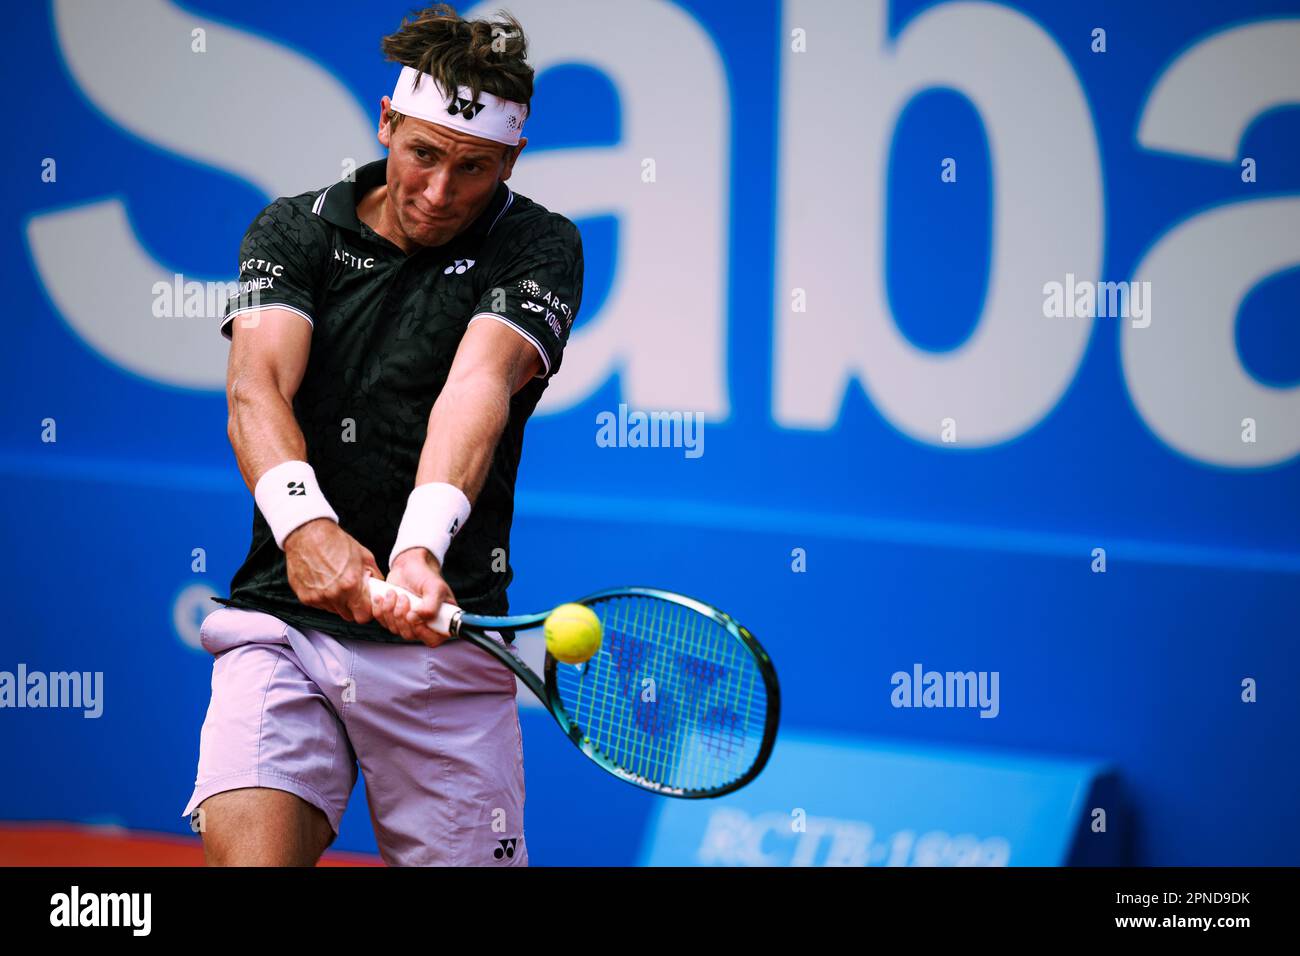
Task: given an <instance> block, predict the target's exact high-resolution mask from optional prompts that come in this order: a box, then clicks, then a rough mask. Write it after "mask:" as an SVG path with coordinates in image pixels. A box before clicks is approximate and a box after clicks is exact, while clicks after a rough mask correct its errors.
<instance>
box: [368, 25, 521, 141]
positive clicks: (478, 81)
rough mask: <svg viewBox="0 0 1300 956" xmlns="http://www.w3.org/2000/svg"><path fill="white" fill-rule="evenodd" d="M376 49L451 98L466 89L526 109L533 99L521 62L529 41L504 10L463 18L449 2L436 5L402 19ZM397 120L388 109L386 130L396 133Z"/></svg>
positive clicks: (476, 95)
mask: <svg viewBox="0 0 1300 956" xmlns="http://www.w3.org/2000/svg"><path fill="white" fill-rule="evenodd" d="M380 49H381V50H382V51H383V53H384V58H385V59H387V60H392V61H393V62H395V63H400V64H401V65H402V66H409V67H411V68H413V69H416V70H419V71H420V72H421V73H427V74H429V75H430V76H432V77H433V78H434V79H436V80H437V81H438V85H439V86H441V87H442V88H443V89H444V90H447V91H449V92H451V93H453V94H454V93H455V91H456V90H458V89H460V87H462V86H467V87H469V89H470V91H471V93H472V94H473V98H474V99H478V95H479V93H481V92H485V91H486V92H488V93H491V94H492V95H494V96H500V97H502V98H503V99H507V100H513V101H514V102H516V103H523V104H524V107H525V110H528V106H529V103H530V101H531V100H532V98H533V68H532V67H531V66H529V65H528V64H527V63H526V62H524V60H525V57H527V56H528V38H527V37H525V36H524V28H523V25H522V24H521V23H520V22H519V21H518V20H517V19H515V18H514V17H513V16H512V15H510V14H509V13H508V12H506V11H504V10H501V11H498V12H497V16H496V19H488V20H465V19H463V18H462V17H461V16H460V14H458V13H457V12H456V11H455V10H453V9H452V8H451V7H450V6H448V5H447V4H445V3H435V4H434V5H433V6H431V7H427V8H426V9H424V10H417V11H416V12H414V13H412V14H411V15H410V16H408V17H406V18H405V19H404V20H402V25H401V27H399V28H398V30H397V32H396V33H392V34H389V35H388V36H386V37H384V39H383V41H382V42H381V43H380ZM448 102H450V101H448ZM525 118H527V112H526V113H525ZM401 119H402V114H400V113H398V112H397V111H396V110H393V111H390V113H389V120H388V123H389V129H390V130H395V129H397V124H398V123H399V122H401Z"/></svg>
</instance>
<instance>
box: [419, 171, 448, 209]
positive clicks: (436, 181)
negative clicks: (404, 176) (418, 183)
mask: <svg viewBox="0 0 1300 956" xmlns="http://www.w3.org/2000/svg"><path fill="white" fill-rule="evenodd" d="M421 198H423V199H424V202H425V205H427V206H428V207H429V208H430V209H433V210H434V211H435V212H438V213H445V212H446V211H447V210H448V209H449V208H450V207H451V204H452V200H453V199H455V194H454V193H453V192H452V188H451V176H450V174H448V173H447V172H446V171H445V170H435V171H433V172H432V173H430V174H429V178H428V180H426V181H425V184H424V191H423V192H422V193H421Z"/></svg>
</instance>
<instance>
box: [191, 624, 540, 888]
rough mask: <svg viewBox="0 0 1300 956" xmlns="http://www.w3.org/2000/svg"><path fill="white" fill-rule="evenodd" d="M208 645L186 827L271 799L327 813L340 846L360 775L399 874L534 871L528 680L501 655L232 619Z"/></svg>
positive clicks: (204, 634) (207, 631)
mask: <svg viewBox="0 0 1300 956" xmlns="http://www.w3.org/2000/svg"><path fill="white" fill-rule="evenodd" d="M495 636H496V637H498V638H499V637H500V635H495ZM200 642H201V643H202V645H203V648H204V649H205V650H206V651H208V652H209V653H210V654H212V655H213V656H214V658H215V660H214V662H213V665H212V700H211V702H210V703H209V704H208V714H207V718H206V719H205V720H204V721H203V732H202V735H201V738H200V743H199V768H198V777H197V779H196V780H195V785H194V794H193V796H191V797H190V802H189V804H188V805H187V806H186V807H185V810H184V815H185V816H189V815H190V814H192V813H193V812H194V810H195V808H196V807H198V805H199V804H200V803H202V802H203V801H204V800H206V799H207V798H208V797H210V796H212V795H213V794H215V793H221V792H222V791H225V790H236V789H240V788H244V787H270V788H273V789H276V790H287V791H288V792H289V793H293V794H296V795H297V796H299V797H301V798H302V799H303V800H306V801H307V802H308V803H310V804H312V805H313V806H316V807H319V808H320V809H321V810H322V811H323V812H324V813H325V816H326V817H328V818H329V822H330V826H331V827H333V828H334V833H335V835H337V834H338V829H339V821H340V820H341V819H342V817H343V811H344V809H345V808H346V807H347V803H348V796H349V795H350V794H351V793H352V788H353V786H354V785H355V784H356V780H357V764H358V762H359V763H360V765H361V772H362V773H363V774H364V775H365V780H366V795H367V797H368V798H369V802H370V819H371V821H372V823H373V824H374V829H375V838H376V840H377V842H378V844H379V851H380V853H381V855H382V856H383V858H384V861H385V862H386V863H388V864H389V865H390V866H527V865H528V848H527V847H526V845H525V844H524V754H523V739H522V735H521V733H520V729H519V711H518V709H517V706H516V702H515V693H516V684H515V676H514V674H512V673H511V672H510V671H509V670H507V669H506V668H505V667H503V666H502V665H501V663H500V662H498V661H497V660H495V659H494V658H492V657H491V655H489V654H487V653H485V652H484V651H482V650H480V649H479V648H477V647H474V646H473V645H472V644H470V643H468V642H466V641H448V642H446V643H445V644H442V645H440V646H438V647H427V646H426V645H424V644H419V643H414V642H412V643H410V644H380V643H375V642H370V641H357V640H349V639H345V638H336V637H332V636H330V635H328V634H324V633H322V632H321V631H315V630H307V631H299V630H296V629H295V628H293V627H291V626H290V625H288V624H285V623H284V622H283V621H281V620H280V619H279V618H276V617H273V616H272V615H270V614H264V613H262V612H260V611H248V610H243V609H240V608H229V607H227V608H221V609H219V610H217V611H214V612H213V613H212V614H210V615H208V617H207V619H206V620H204V622H203V627H202V629H201V631H200ZM511 651H512V653H516V654H517V652H515V651H514V648H513V647H511Z"/></svg>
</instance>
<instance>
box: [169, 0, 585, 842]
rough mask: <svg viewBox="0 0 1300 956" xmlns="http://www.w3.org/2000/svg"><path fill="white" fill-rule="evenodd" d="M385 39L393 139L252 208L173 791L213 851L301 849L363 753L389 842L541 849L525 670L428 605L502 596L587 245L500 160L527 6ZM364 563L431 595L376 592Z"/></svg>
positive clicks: (523, 105)
mask: <svg viewBox="0 0 1300 956" xmlns="http://www.w3.org/2000/svg"><path fill="white" fill-rule="evenodd" d="M382 49H383V52H384V54H385V56H386V57H387V58H388V59H390V60H392V61H394V62H396V63H398V64H400V66H401V71H400V75H399V76H398V77H397V79H396V85H395V88H394V90H393V95H392V97H391V98H390V97H387V96H385V97H383V98H382V99H381V101H380V114H379V129H378V135H379V142H380V143H381V144H383V146H384V147H386V148H387V150H388V157H387V159H386V160H380V161H378V162H374V163H370V164H369V165H365V166H362V167H360V168H359V169H357V170H356V171H355V176H354V177H351V178H345V179H343V180H342V181H340V182H337V183H335V184H334V185H332V186H329V187H328V188H325V189H320V190H316V191H314V192H309V193H304V194H302V195H300V196H294V197H292V198H280V199H277V200H276V201H275V202H273V203H271V204H270V205H269V206H267V207H266V208H265V209H264V210H263V211H262V212H261V213H259V214H258V216H257V218H256V219H255V220H254V221H253V224H252V225H251V226H250V227H249V229H248V232H247V233H246V235H245V236H244V240H243V244H242V246H241V247H240V290H241V294H240V295H239V296H236V297H235V298H233V299H232V300H231V302H230V303H229V304H228V306H227V309H226V315H225V317H224V320H223V323H222V326H221V331H222V333H223V334H224V335H225V336H227V337H228V338H230V340H231V348H230V360H229V370H228V376H227V397H228V401H229V410H230V414H229V426H228V433H229V436H230V442H231V445H232V447H233V449H234V452H235V457H236V459H237V461H238V463H239V469H240V472H241V473H242V475H243V477H244V481H245V482H246V483H247V485H248V487H249V488H250V489H251V490H252V492H253V496H254V499H255V502H256V507H255V508H254V509H253V529H252V532H253V534H252V544H251V546H250V548H249V551H248V556H247V558H246V559H245V560H244V563H243V565H242V567H240V568H239V570H238V571H237V572H236V574H235V576H234V579H233V580H232V582H231V588H230V590H231V593H230V596H229V597H228V598H225V599H217V600H218V601H219V603H221V604H222V605H224V606H223V607H222V608H220V609H218V610H216V611H214V612H213V613H212V614H211V615H209V616H208V618H207V619H206V620H205V621H204V623H203V627H202V630H201V640H202V644H203V646H204V648H205V649H206V650H208V651H209V652H210V653H212V654H213V655H214V657H215V661H214V665H213V674H212V699H211V702H210V704H209V707H208V712H207V717H206V719H205V721H204V723H203V730H202V735H201V740H200V745H199V762H198V775H197V779H196V782H195V787H194V792H193V795H192V796H191V797H190V801H189V804H188V805H187V806H186V808H185V811H184V813H185V814H186V815H191V814H192V815H193V816H192V820H193V822H194V825H195V827H196V829H199V830H200V832H202V834H203V846H204V852H205V857H206V859H207V862H208V863H209V864H211V865H308V866H310V865H314V864H315V863H316V862H317V860H318V859H319V858H320V855H321V853H322V852H323V851H324V850H325V849H326V848H327V847H328V846H329V845H330V843H331V842H333V840H334V838H335V836H336V835H337V833H338V829H339V821H340V818H341V817H342V816H343V812H344V808H345V807H346V805H347V802H348V796H349V794H350V793H351V792H352V789H353V786H354V784H355V782H356V777H357V765H358V763H359V764H360V767H361V772H362V773H363V774H364V776H365V782H366V795H367V797H368V799H369V804H370V815H371V820H372V822H373V825H374V830H375V836H376V839H377V841H378V844H379V848H380V852H381V853H382V855H383V858H384V860H385V861H386V862H388V863H389V864H391V865H470V866H475V865H487V866H496V865H513V866H520V865H526V864H527V862H528V850H527V847H526V844H525V841H524V820H523V812H524V773H523V748H522V740H521V736H520V730H519V718H518V711H517V709H516V706H515V678H514V675H513V674H512V673H510V671H508V670H507V669H506V668H504V667H502V666H501V665H500V664H499V663H498V662H496V661H494V660H493V659H492V658H491V656H490V655H488V654H485V653H483V651H481V650H479V649H477V648H475V647H473V646H472V645H470V644H469V643H467V642H462V641H448V642H446V643H443V641H444V640H446V635H444V634H441V633H438V632H436V631H434V630H433V628H432V624H433V620H434V617H435V615H436V614H437V610H438V608H439V607H440V606H441V604H442V603H443V602H444V601H452V602H454V603H456V604H458V605H460V606H461V607H463V608H465V609H466V610H469V611H474V612H478V613H483V614H505V613H508V606H507V599H506V589H507V586H508V585H509V583H510V580H511V577H512V571H511V568H510V563H509V550H510V525H511V519H512V516H513V495H514V484H515V475H516V472H517V470H518V468H519V461H520V455H521V452H522V447H523V437H524V424H525V422H526V421H527V420H528V417H529V415H530V414H531V413H532V411H533V409H534V408H535V407H536V405H537V402H538V399H540V398H541V396H542V392H543V391H545V389H546V385H547V381H548V379H549V378H550V376H552V375H554V374H555V373H556V371H557V370H558V369H559V367H560V359H561V355H562V352H563V349H564V345H565V342H566V341H567V339H568V335H569V330H570V327H571V326H572V324H573V320H574V317H575V315H576V314H577V310H578V306H579V302H580V299H581V296H582V276H583V258H582V243H581V239H580V237H579V233H578V230H577V228H576V227H575V226H574V225H573V223H572V222H570V221H569V220H568V219H566V218H564V217H563V216H561V215H558V214H556V213H553V212H550V211H548V210H547V209H545V208H544V207H543V206H541V205H539V204H538V203H535V202H533V201H532V200H530V199H528V198H527V197H525V196H522V195H520V194H518V193H515V192H513V191H512V190H511V189H510V188H509V186H507V185H506V180H508V179H509V178H510V174H511V170H512V169H513V167H514V164H515V160H516V159H518V157H519V154H520V152H521V151H522V150H523V148H524V146H525V145H526V143H527V140H526V139H525V138H524V137H523V136H522V135H521V134H522V131H523V126H524V121H525V120H526V119H527V117H528V114H529V101H530V99H531V97H532V92H533V69H532V68H531V67H530V66H528V64H527V63H526V62H525V58H526V55H527V40H526V38H525V36H524V32H523V29H522V27H521V25H520V24H519V22H518V21H517V20H516V19H514V18H513V17H510V16H509V15H498V19H496V20H494V21H493V20H474V21H466V20H463V19H461V18H460V17H459V16H458V15H457V14H456V13H455V11H454V10H452V9H451V8H450V7H448V6H447V5H445V4H438V5H435V6H433V7H430V8H429V9H427V10H424V11H421V12H420V13H417V14H414V15H413V16H412V17H409V18H407V19H406V20H405V21H403V23H402V25H401V27H400V29H399V30H398V31H397V32H396V33H394V34H392V35H391V36H388V37H386V38H384V40H383V43H382ZM322 122H328V118H322ZM367 574H369V575H373V576H374V577H376V578H380V579H384V578H386V579H387V580H388V581H390V582H392V583H394V584H400V585H402V586H403V587H405V588H407V589H409V590H411V591H413V592H415V593H416V594H417V595H419V596H420V601H419V603H418V604H417V605H416V606H415V607H411V606H409V604H408V602H407V600H406V599H405V598H397V597H394V596H392V595H389V596H387V597H385V598H384V599H383V600H382V601H377V602H375V603H373V604H372V602H371V598H370V596H369V593H368V589H367V586H366V582H365V578H366V575H367ZM512 652H513V649H512Z"/></svg>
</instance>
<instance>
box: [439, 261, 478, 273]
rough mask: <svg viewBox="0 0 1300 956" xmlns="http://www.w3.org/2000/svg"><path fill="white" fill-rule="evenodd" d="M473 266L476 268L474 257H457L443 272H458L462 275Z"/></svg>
mask: <svg viewBox="0 0 1300 956" xmlns="http://www.w3.org/2000/svg"><path fill="white" fill-rule="evenodd" d="M472 268H474V260H473V259H457V260H456V261H455V262H453V263H452V264H451V265H449V266H447V268H445V269H443V270H442V274H443V275H445V276H449V275H451V274H452V273H453V272H454V273H456V275H458V276H460V275H464V274H465V273H466V272H468V271H469V270H470V269H472Z"/></svg>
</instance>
